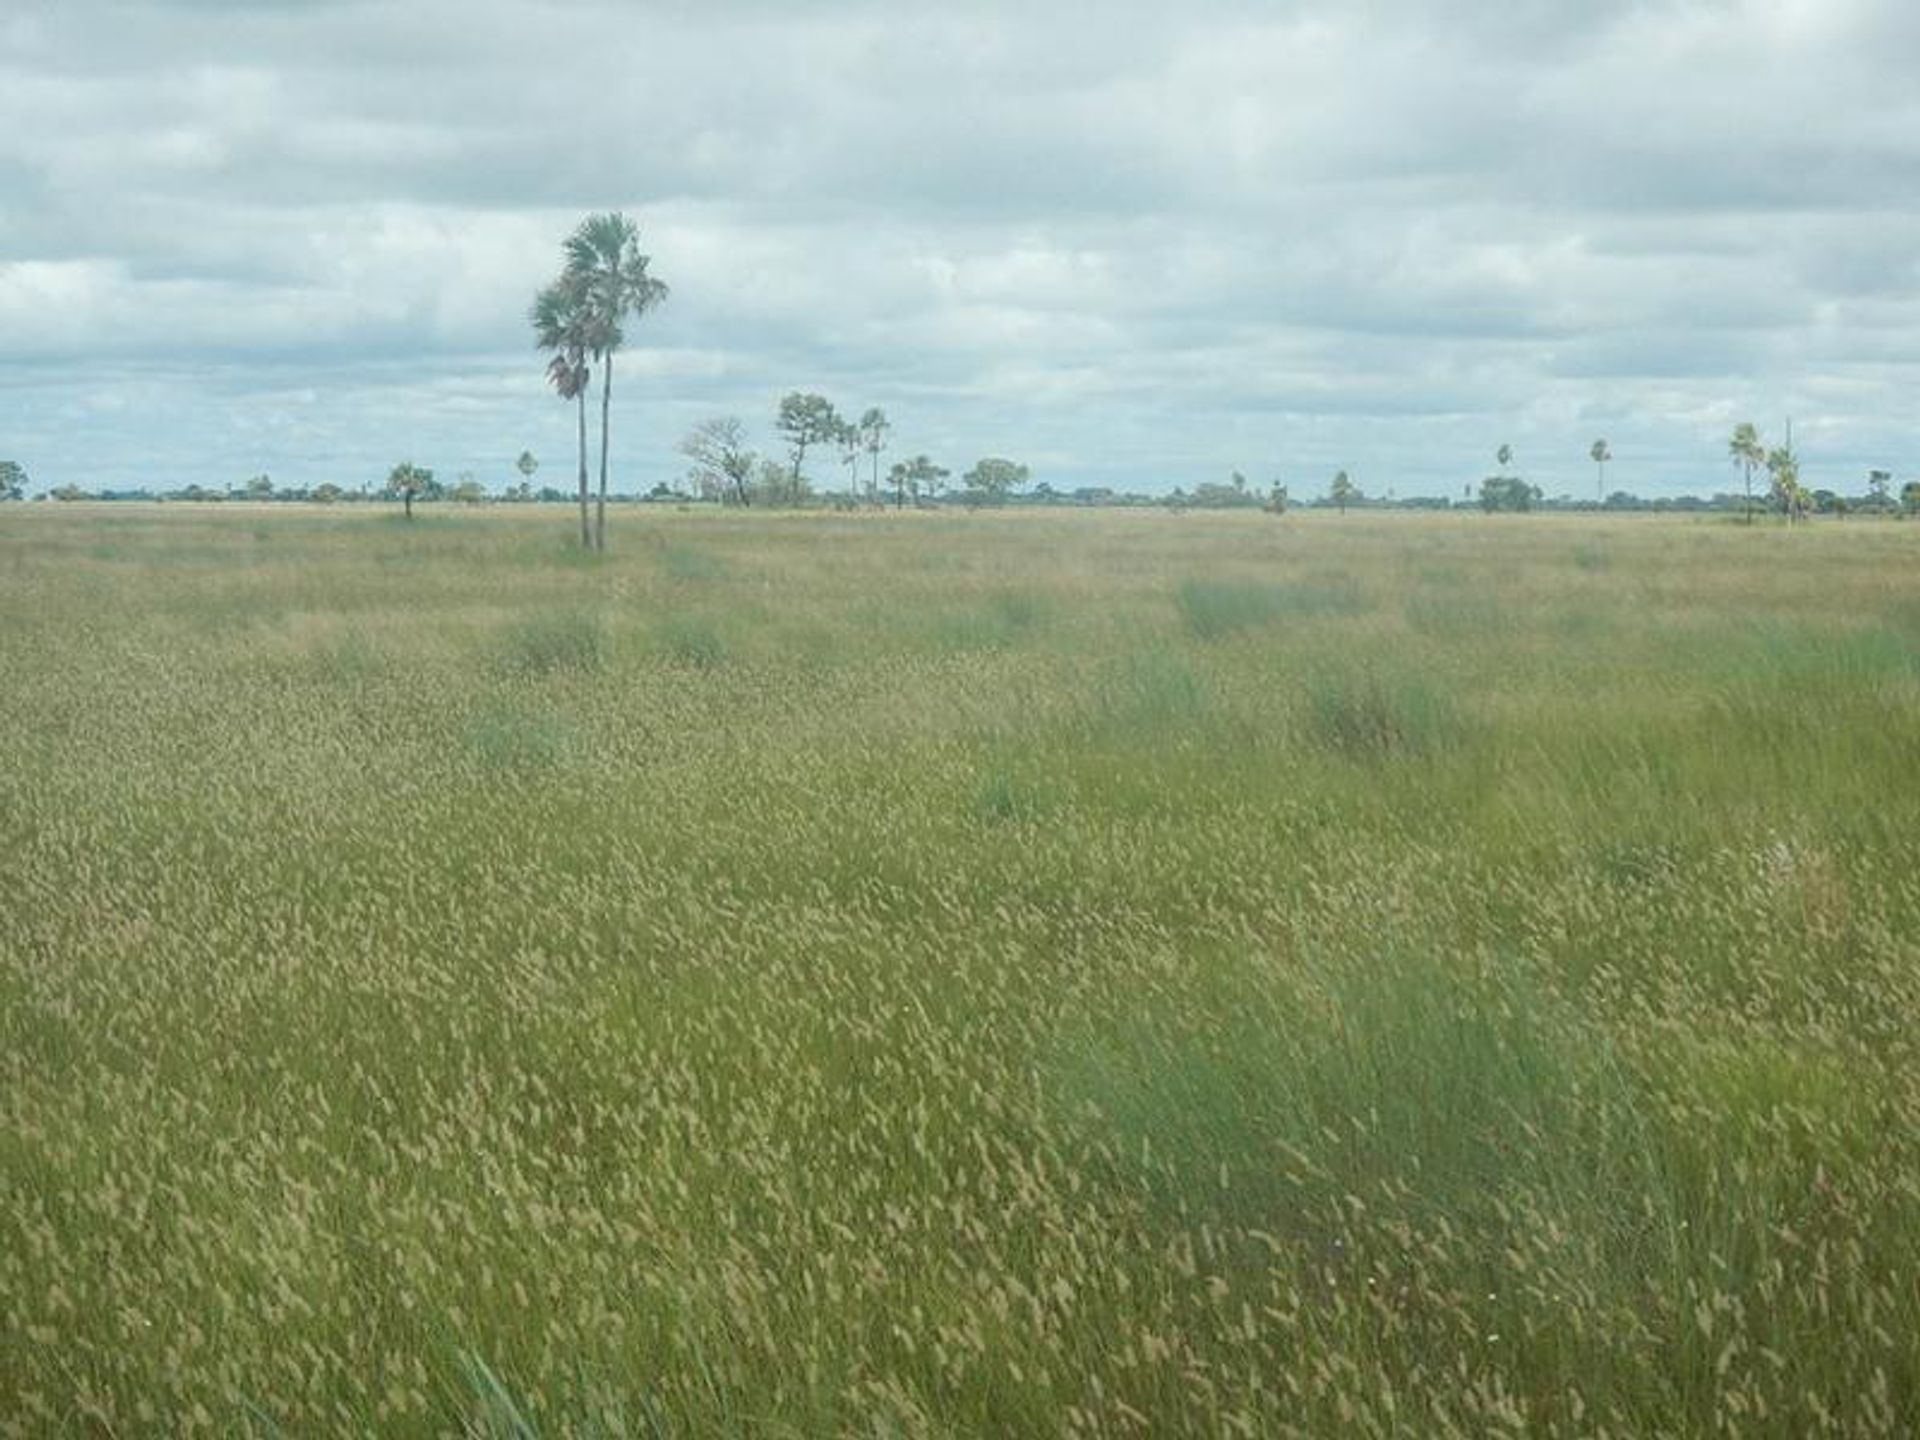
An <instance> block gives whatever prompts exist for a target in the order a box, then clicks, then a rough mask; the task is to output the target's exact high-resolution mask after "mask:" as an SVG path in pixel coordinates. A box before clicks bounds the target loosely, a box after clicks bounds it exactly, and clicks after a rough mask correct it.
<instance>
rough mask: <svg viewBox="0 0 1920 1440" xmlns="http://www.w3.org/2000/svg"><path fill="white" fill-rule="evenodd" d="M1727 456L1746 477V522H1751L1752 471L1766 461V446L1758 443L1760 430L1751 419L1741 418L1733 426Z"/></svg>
mask: <svg viewBox="0 0 1920 1440" xmlns="http://www.w3.org/2000/svg"><path fill="white" fill-rule="evenodd" d="M1727 456H1728V458H1729V459H1731V460H1732V461H1733V463H1734V464H1736V465H1738V466H1739V467H1740V468H1741V470H1742V471H1744V472H1745V474H1746V477H1747V524H1749V525H1751V524H1752V523H1753V472H1754V471H1755V470H1758V469H1759V468H1760V467H1761V466H1762V465H1764V464H1766V463H1767V448H1766V446H1764V445H1762V444H1761V443H1760V432H1759V431H1758V430H1756V429H1754V428H1753V422H1752V421H1751V420H1742V421H1741V422H1740V423H1739V424H1738V425H1736V426H1734V427H1733V438H1732V439H1731V440H1729V441H1727Z"/></svg>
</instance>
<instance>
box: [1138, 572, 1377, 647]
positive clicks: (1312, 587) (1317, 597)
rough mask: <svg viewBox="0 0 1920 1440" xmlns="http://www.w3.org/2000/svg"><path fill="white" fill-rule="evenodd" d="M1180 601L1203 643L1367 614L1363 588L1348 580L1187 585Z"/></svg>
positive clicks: (1177, 596) (1191, 582) (1178, 597)
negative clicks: (1279, 626) (1287, 625)
mask: <svg viewBox="0 0 1920 1440" xmlns="http://www.w3.org/2000/svg"><path fill="white" fill-rule="evenodd" d="M1174 598H1175V603H1176V604H1177V605H1178V606H1179V609H1180V616H1181V618H1182V619H1183V620H1184V621H1185V622H1186V625H1187V628H1188V629H1189V630H1191V631H1192V632H1193V633H1194V634H1195V635H1197V636H1199V637H1200V638H1201V639H1202V640H1217V639H1220V638H1221V637H1223V636H1227V635H1233V634H1236V633H1238V632H1240V631H1242V630H1250V629H1254V628H1256V627H1260V626H1267V625H1277V624H1281V623H1283V622H1286V621H1300V620H1317V619H1321V618H1324V617H1327V616H1340V615H1358V614H1361V613H1362V612H1364V611H1365V610H1366V609H1367V598H1366V596H1365V595H1364V594H1363V593H1362V592H1361V590H1360V588H1359V586H1357V585H1355V584H1354V583H1353V582H1352V581H1350V580H1343V579H1335V580H1303V581H1295V582H1289V583H1277V582H1263V581H1254V580H1186V581H1183V582H1181V585H1180V588H1179V590H1178V591H1177V592H1176V593H1175V597H1174Z"/></svg>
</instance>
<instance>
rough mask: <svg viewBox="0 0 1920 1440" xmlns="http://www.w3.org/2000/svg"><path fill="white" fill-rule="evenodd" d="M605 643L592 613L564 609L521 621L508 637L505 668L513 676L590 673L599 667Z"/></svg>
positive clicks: (504, 655) (502, 658) (503, 663)
mask: <svg viewBox="0 0 1920 1440" xmlns="http://www.w3.org/2000/svg"><path fill="white" fill-rule="evenodd" d="M603 648H604V642H603V639H602V635H601V627H600V622H599V621H598V620H597V619H596V618H594V617H593V616H591V615H583V614H579V613H575V612H562V613H559V614H553V615H538V616H534V617H532V618H530V619H528V620H525V621H523V622H521V624H520V625H519V626H518V628H516V629H515V630H514V631H513V633H512V634H511V635H510V636H509V637H508V639H507V645H506V651H505V653H504V654H503V655H502V657H501V663H502V668H503V669H505V670H506V671H507V672H508V673H509V674H513V675H551V674H555V673H558V672H561V671H578V672H581V673H587V672H591V671H594V670H598V669H599V668H600V662H601V658H602V650H603Z"/></svg>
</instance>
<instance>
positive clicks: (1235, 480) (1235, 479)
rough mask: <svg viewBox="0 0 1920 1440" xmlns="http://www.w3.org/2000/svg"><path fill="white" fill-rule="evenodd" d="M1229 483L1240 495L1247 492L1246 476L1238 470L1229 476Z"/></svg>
mask: <svg viewBox="0 0 1920 1440" xmlns="http://www.w3.org/2000/svg"><path fill="white" fill-rule="evenodd" d="M1230 483H1231V484H1232V485H1233V488H1234V489H1235V490H1237V491H1239V492H1240V493H1241V494H1242V495H1244V494H1246V493H1247V477H1246V476H1244V475H1242V474H1241V473H1240V472H1239V471H1238V470H1236V471H1234V472H1233V474H1232V476H1231V477H1230Z"/></svg>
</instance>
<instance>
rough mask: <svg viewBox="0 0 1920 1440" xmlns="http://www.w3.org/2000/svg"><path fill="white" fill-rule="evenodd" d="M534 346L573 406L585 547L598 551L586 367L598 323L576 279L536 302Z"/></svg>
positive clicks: (551, 380)
mask: <svg viewBox="0 0 1920 1440" xmlns="http://www.w3.org/2000/svg"><path fill="white" fill-rule="evenodd" d="M530 318H531V319H532V321H533V333H534V343H535V344H536V345H537V346H538V347H539V348H540V349H542V350H545V351H547V352H548V354H549V359H548V361H547V383H548V384H550V385H551V386H553V388H554V392H555V393H556V394H557V395H559V397H560V398H561V399H562V400H571V401H573V402H574V412H575V416H576V418H577V420H578V422H579V435H580V548H581V549H583V550H590V549H592V548H593V528H592V525H591V523H590V522H589V517H588V513H587V384H588V382H589V381H590V380H591V379H592V378H593V373H592V370H591V368H590V367H589V366H588V364H587V352H588V350H589V349H590V348H591V345H592V338H593V336H592V330H593V319H592V315H591V313H590V312H589V310H588V307H587V297H586V293H585V289H584V287H583V286H582V284H581V283H580V281H579V280H578V278H577V277H569V276H565V275H563V276H561V277H560V278H559V279H558V280H555V281H554V282H553V283H552V284H551V285H548V286H547V287H546V289H544V290H542V291H541V292H540V293H539V295H537V296H536V297H534V302H533V312H532V315H531V317H530Z"/></svg>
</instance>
